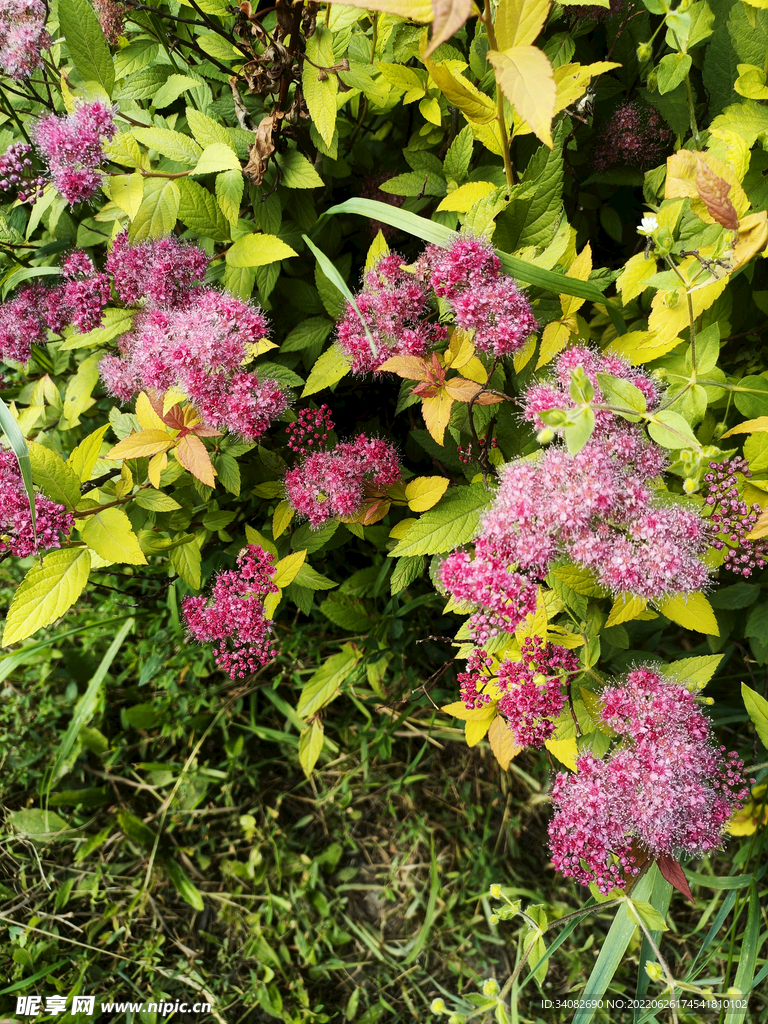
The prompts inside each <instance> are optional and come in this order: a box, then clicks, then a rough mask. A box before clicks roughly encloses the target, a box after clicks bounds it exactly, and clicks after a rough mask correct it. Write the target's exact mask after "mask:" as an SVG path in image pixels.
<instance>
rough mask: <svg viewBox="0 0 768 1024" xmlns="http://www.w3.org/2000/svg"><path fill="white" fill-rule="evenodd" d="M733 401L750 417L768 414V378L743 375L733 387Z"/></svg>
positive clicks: (744, 414)
mask: <svg viewBox="0 0 768 1024" xmlns="http://www.w3.org/2000/svg"><path fill="white" fill-rule="evenodd" d="M733 401H734V404H735V406H736V408H737V409H738V410H739V412H740V413H741V414H742V415H743V416H746V417H747V418H748V419H756V418H757V417H758V416H766V415H768V380H766V378H765V377H763V376H760V377H758V376H756V375H752V376H749V377H742V379H741V380H740V381H738V382H737V384H736V385H735V387H734V389H733Z"/></svg>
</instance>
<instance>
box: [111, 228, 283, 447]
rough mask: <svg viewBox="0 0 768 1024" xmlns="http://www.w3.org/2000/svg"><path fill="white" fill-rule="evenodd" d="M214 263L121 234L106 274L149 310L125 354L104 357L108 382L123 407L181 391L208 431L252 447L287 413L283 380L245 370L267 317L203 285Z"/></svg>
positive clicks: (122, 293)
mask: <svg viewBox="0 0 768 1024" xmlns="http://www.w3.org/2000/svg"><path fill="white" fill-rule="evenodd" d="M207 265H208V257H207V256H206V255H205V253H204V252H202V250H200V249H196V248H195V247H194V246H191V245H185V244H183V243H181V242H178V241H177V240H176V239H171V238H168V239H159V240H157V241H152V242H144V243H142V244H141V245H138V246H132V245H129V244H128V241H127V238H126V236H125V235H119V236H118V238H117V239H116V240H115V245H114V247H113V249H112V252H111V253H110V255H109V257H108V258H107V263H106V266H107V270H108V271H109V272H110V273H111V274H112V277H113V281H114V285H115V291H116V292H117V294H118V296H119V297H120V298H121V299H122V300H123V301H124V302H127V303H136V302H138V301H140V300H142V299H143V300H144V305H143V307H142V308H141V310H140V311H139V312H138V313H137V315H136V318H135V320H134V326H133V330H131V331H129V332H128V333H126V334H123V335H121V337H120V339H119V341H118V348H119V352H120V354H119V355H118V356H105V357H104V358H103V359H102V361H101V364H100V370H101V376H102V380H103V381H104V384H105V386H106V387H107V389H108V390H109V391H110V392H111V393H112V394H113V395H115V397H117V398H119V399H120V400H121V401H123V402H127V401H129V400H130V399H131V398H133V396H134V395H135V394H136V393H137V392H139V391H156V392H159V393H163V392H166V391H168V390H169V389H170V388H178V389H180V390H181V391H183V392H184V394H186V395H187V397H188V398H189V400H190V401H191V402H192V404H193V405H194V407H195V408H196V409H197V410H198V412H199V413H200V416H201V417H202V419H203V421H204V422H205V424H206V425H208V426H211V427H214V428H216V429H217V430H228V431H230V433H233V434H238V435H239V436H240V437H243V438H245V439H246V440H249V441H253V440H256V439H257V438H258V437H260V436H261V435H262V434H263V433H264V432H265V431H266V430H267V429H268V427H269V426H270V424H271V423H272V421H273V420H274V419H276V418H277V417H278V416H280V415H281V414H282V413H283V412H284V411H285V409H286V408H287V407H288V397H287V395H286V394H285V392H284V391H283V390H282V388H281V387H280V386H279V384H277V382H276V381H273V380H270V379H261V378H260V377H259V376H258V375H257V374H256V373H252V372H247V371H246V370H243V369H242V364H243V362H244V361H245V360H247V358H248V356H249V354H250V350H249V346H251V345H254V344H255V343H256V342H258V341H260V340H261V339H262V338H263V337H264V335H265V334H266V332H267V320H266V317H265V316H264V314H263V313H262V311H261V310H260V309H259V308H258V307H257V306H253V305H251V304H250V303H247V302H243V301H242V300H241V299H237V298H235V297H234V296H232V295H229V294H227V293H226V292H220V291H217V290H216V289H214V288H207V287H204V286H202V285H199V284H198V282H199V280H200V279H201V278H202V277H203V276H204V274H205V269H206V267H207Z"/></svg>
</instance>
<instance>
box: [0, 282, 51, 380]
mask: <svg viewBox="0 0 768 1024" xmlns="http://www.w3.org/2000/svg"><path fill="white" fill-rule="evenodd" d="M46 295H47V289H46V288H45V286H44V285H42V284H39V283H37V284H31V285H27V286H26V287H24V288H20V289H19V291H18V293H17V294H16V295H15V296H14V297H13V298H12V299H11V300H10V301H9V302H5V303H4V304H3V305H2V306H0V358H1V359H3V361H4V362H6V363H7V362H15V363H26V362H28V361H29V358H30V356H31V355H32V345H33V344H34V345H39V344H41V343H42V342H44V341H45V338H46V334H47V329H48V328H47V324H46V320H45V318H44V315H43V313H44V308H45V298H46Z"/></svg>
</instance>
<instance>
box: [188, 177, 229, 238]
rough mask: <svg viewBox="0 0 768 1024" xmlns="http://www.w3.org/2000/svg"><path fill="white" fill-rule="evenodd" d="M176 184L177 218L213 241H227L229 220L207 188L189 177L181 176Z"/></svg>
mask: <svg viewBox="0 0 768 1024" xmlns="http://www.w3.org/2000/svg"><path fill="white" fill-rule="evenodd" d="M241 177H242V175H241ZM178 186H179V212H178V218H179V220H180V221H181V222H182V224H186V226H187V227H188V228H191V229H192V230H193V231H194V232H196V233H197V234H199V235H203V236H204V237H205V238H212V239H213V240H214V241H215V242H225V241H227V240H228V239H229V236H230V225H229V221H228V220H227V218H226V217H225V216H224V214H223V213H222V211H221V210H220V209H219V204H218V203H217V202H216V199H215V198H214V197H213V196H212V195H211V193H210V192H209V191H208V189H207V188H203V186H202V185H198V183H197V182H196V181H191V180H190V179H189V178H181V179H180V181H179V182H178Z"/></svg>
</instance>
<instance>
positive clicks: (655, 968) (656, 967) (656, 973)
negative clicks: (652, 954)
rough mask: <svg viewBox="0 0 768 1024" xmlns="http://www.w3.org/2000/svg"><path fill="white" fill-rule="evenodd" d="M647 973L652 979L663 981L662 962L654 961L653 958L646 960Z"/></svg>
mask: <svg viewBox="0 0 768 1024" xmlns="http://www.w3.org/2000/svg"><path fill="white" fill-rule="evenodd" d="M645 973H646V974H647V975H648V977H649V978H650V979H651V981H661V979H662V978H663V977H664V972H663V971H662V969H661V964H657V963H654V961H653V960H646V961H645Z"/></svg>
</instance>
